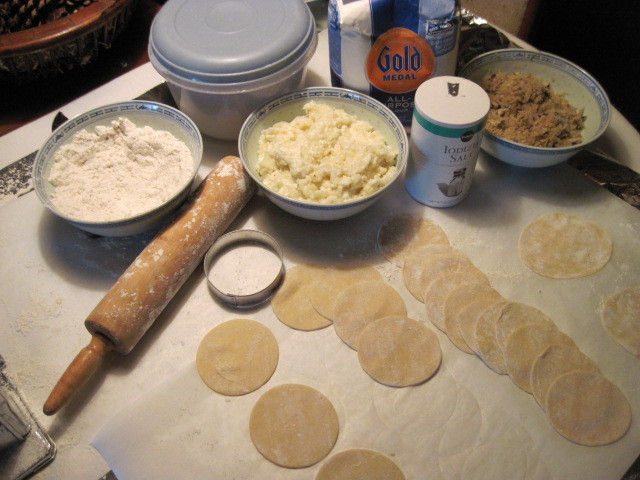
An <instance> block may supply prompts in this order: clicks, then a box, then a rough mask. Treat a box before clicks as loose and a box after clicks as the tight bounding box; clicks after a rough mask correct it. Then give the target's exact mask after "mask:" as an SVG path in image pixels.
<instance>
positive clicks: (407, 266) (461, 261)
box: [402, 245, 475, 302]
mask: <svg viewBox="0 0 640 480" xmlns="http://www.w3.org/2000/svg"><path fill="white" fill-rule="evenodd" d="M467 268H475V266H474V265H473V263H471V260H469V258H468V257H467V256H466V255H465V254H464V253H462V252H461V251H459V250H458V249H456V248H455V247H452V246H450V245H425V246H423V247H420V248H418V249H417V250H414V251H413V252H412V253H411V255H410V256H408V257H407V258H406V259H405V262H404V267H403V268H402V281H403V282H404V285H405V287H407V290H409V293H411V295H413V296H414V297H415V299H416V300H419V301H420V302H423V301H424V300H423V298H424V294H425V291H426V289H427V286H428V285H429V283H430V282H431V281H432V280H433V279H434V278H435V277H437V276H438V275H441V274H443V273H449V272H457V271H460V270H463V269H467Z"/></svg>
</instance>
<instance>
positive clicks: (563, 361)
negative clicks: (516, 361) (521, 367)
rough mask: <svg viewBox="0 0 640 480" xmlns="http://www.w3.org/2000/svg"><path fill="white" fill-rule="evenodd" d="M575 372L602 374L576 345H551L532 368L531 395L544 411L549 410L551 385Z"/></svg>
mask: <svg viewBox="0 0 640 480" xmlns="http://www.w3.org/2000/svg"><path fill="white" fill-rule="evenodd" d="M575 370H580V371H582V372H594V373H598V372H600V370H599V369H598V367H597V366H596V364H595V363H593V361H592V360H591V359H590V358H589V357H587V356H586V355H585V354H584V353H582V352H581V351H580V350H579V349H578V348H577V347H576V346H575V345H565V344H560V343H557V344H553V345H549V346H548V347H547V348H546V349H545V350H544V351H543V352H542V353H541V354H540V355H539V356H538V358H537V359H536V361H535V362H534V363H533V367H532V368H531V393H533V396H534V398H535V399H536V401H537V402H538V405H540V406H541V407H542V409H543V410H546V408H547V407H546V403H545V402H546V399H547V393H549V387H550V386H551V384H552V383H553V382H554V381H555V380H556V379H557V378H558V377H559V376H560V375H564V374H565V373H568V372H572V371H575Z"/></svg>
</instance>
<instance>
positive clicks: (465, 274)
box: [423, 265, 489, 333]
mask: <svg viewBox="0 0 640 480" xmlns="http://www.w3.org/2000/svg"><path fill="white" fill-rule="evenodd" d="M478 282H484V283H486V284H487V285H488V284H489V280H488V279H487V277H486V275H485V274H484V273H482V271H480V270H479V269H478V268H476V267H475V266H473V265H472V266H471V267H468V268H463V269H462V270H460V271H458V272H454V273H444V274H441V275H438V276H437V277H435V278H433V279H432V280H431V281H430V282H429V283H428V285H427V288H426V289H425V292H424V295H423V301H424V306H425V309H426V315H427V318H428V319H429V321H430V322H431V323H433V324H434V325H435V326H436V327H437V328H438V330H441V331H443V332H445V333H447V327H446V325H445V314H444V307H445V304H446V302H447V298H448V297H449V294H450V293H451V292H452V291H453V290H454V289H455V288H457V287H459V286H460V285H464V284H467V283H478Z"/></svg>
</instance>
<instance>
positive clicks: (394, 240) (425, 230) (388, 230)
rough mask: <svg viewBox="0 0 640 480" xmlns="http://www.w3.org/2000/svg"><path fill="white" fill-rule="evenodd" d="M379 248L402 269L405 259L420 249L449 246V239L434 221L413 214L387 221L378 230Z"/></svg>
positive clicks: (397, 216) (402, 215)
mask: <svg viewBox="0 0 640 480" xmlns="http://www.w3.org/2000/svg"><path fill="white" fill-rule="evenodd" d="M377 242H378V248H379V249H380V252H381V253H382V255H383V256H384V257H385V258H386V259H387V260H389V261H390V262H391V263H393V264H394V265H397V266H398V267H402V266H403V265H404V263H405V259H406V258H407V257H408V256H410V255H411V254H412V253H413V252H414V251H415V250H417V249H418V248H420V247H423V246H426V245H431V244H439V245H449V238H448V237H447V234H446V233H445V232H444V230H442V228H441V227H440V226H439V225H438V224H437V223H436V222H434V221H433V220H430V219H428V218H423V217H419V216H417V215H412V214H400V215H396V216H394V217H391V218H389V219H387V220H386V221H385V222H384V223H383V224H382V225H381V226H380V229H379V230H378V237H377Z"/></svg>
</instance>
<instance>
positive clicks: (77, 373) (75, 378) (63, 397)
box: [42, 334, 113, 415]
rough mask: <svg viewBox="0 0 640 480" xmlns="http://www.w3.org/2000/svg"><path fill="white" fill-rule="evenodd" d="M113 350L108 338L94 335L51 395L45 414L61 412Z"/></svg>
mask: <svg viewBox="0 0 640 480" xmlns="http://www.w3.org/2000/svg"><path fill="white" fill-rule="evenodd" d="M112 348H113V343H111V341H109V339H107V337H105V336H103V335H100V334H94V335H93V336H92V337H91V341H90V342H89V345H87V346H86V347H84V348H83V349H82V350H80V352H79V353H78V355H76V358H75V359H74V360H73V361H72V362H71V364H70V365H69V366H68V367H67V369H66V370H65V371H64V373H63V374H62V376H61V377H60V380H58V383H57V384H56V386H55V387H54V388H53V390H52V391H51V393H50V394H49V398H47V401H46V402H45V403H44V407H43V409H42V411H43V412H44V414H45V415H53V414H54V413H56V412H57V411H58V410H60V408H61V407H62V406H63V405H64V404H65V402H66V401H67V400H68V399H69V397H71V395H72V394H73V393H74V392H75V391H76V390H77V389H78V388H79V387H80V386H81V385H82V384H83V383H84V382H85V381H87V380H88V379H89V377H91V375H93V373H94V372H95V371H96V370H97V369H98V367H99V366H100V364H101V363H102V360H103V358H104V357H105V355H106V354H107V353H108V352H109V351H110V350H111V349H112Z"/></svg>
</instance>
